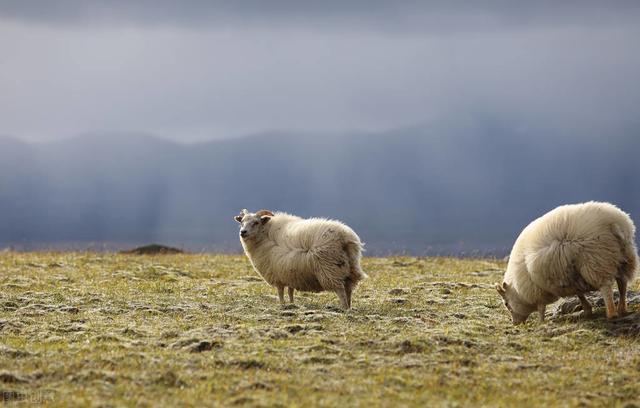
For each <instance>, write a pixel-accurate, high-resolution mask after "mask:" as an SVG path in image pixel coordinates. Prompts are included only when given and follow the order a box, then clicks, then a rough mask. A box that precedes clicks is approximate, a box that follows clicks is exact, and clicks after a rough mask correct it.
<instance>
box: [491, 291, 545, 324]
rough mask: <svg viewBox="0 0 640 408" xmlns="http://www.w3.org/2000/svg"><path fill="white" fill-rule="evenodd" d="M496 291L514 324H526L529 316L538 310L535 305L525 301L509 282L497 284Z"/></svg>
mask: <svg viewBox="0 0 640 408" xmlns="http://www.w3.org/2000/svg"><path fill="white" fill-rule="evenodd" d="M496 291H498V294H500V296H501V297H502V301H503V303H504V305H505V307H506V308H507V310H509V313H511V319H512V320H513V324H521V323H524V322H526V321H527V318H528V317H529V315H530V314H531V313H533V312H534V311H535V310H536V306H535V305H530V304H528V303H526V302H525V301H523V300H522V299H521V298H520V296H519V295H518V293H517V292H516V290H515V289H514V288H513V285H510V284H508V283H507V282H502V284H500V283H496Z"/></svg>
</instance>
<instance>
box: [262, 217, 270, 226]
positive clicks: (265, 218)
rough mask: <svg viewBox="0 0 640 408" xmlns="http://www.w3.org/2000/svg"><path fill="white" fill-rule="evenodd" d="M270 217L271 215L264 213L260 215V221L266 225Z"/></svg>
mask: <svg viewBox="0 0 640 408" xmlns="http://www.w3.org/2000/svg"><path fill="white" fill-rule="evenodd" d="M270 219H271V215H263V216H262V217H260V222H261V223H262V225H264V224H266V223H268V222H269V220H270Z"/></svg>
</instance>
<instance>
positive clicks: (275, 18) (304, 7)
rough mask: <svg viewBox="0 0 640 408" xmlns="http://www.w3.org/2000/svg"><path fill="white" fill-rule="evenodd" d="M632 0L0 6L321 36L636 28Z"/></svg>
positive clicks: (72, 0)
mask: <svg viewBox="0 0 640 408" xmlns="http://www.w3.org/2000/svg"><path fill="white" fill-rule="evenodd" d="M639 13H640V3H638V2H636V1H616V2H604V1H596V0H585V1H562V2H558V1H536V2H519V1H488V2H456V1H419V0H405V1H388V0H358V1H339V0H328V1H300V0H271V1H262V0H245V1H242V0H239V1H207V0H183V1H174V0H102V1H101V0H56V1H46V2H43V1H39V0H3V1H1V2H0V15H1V16H2V17H3V18H5V19H14V20H21V21H32V22H40V23H46V24H104V25H138V24H145V25H146V24H150V25H173V26H181V27H194V26H196V27H200V28H202V27H214V28H215V27H218V26H221V25H222V26H224V25H229V24H231V25H237V24H239V25H245V24H246V25H256V26H269V27H272V28H273V27H275V26H278V25H285V26H296V27H306V28H314V29H318V28H322V29H337V28H340V29H346V30H359V29H374V30H392V31H444V32H450V31H470V30H496V29H500V28H504V27H512V28H517V27H523V26H549V25H557V24H574V25H594V26H598V25H606V24H611V23H614V24H622V23H634V22H637V18H638V15H639Z"/></svg>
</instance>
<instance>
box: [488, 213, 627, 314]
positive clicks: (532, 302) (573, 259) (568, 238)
mask: <svg viewBox="0 0 640 408" xmlns="http://www.w3.org/2000/svg"><path fill="white" fill-rule="evenodd" d="M634 236H635V226H634V225H633V221H632V220H631V218H630V217H629V215H628V214H626V213H625V212H623V211H621V210H620V209H619V208H618V207H616V206H614V205H613V204H609V203H604V202H594V201H591V202H587V203H581V204H570V205H563V206H560V207H557V208H556V209H554V210H552V211H550V212H548V213H546V214H545V215H543V216H542V217H540V218H538V219H536V220H535V221H533V222H532V223H531V224H529V225H528V226H527V227H526V228H525V229H524V230H523V231H522V233H521V234H520V236H519V237H518V239H517V240H516V242H515V244H514V246H513V249H512V250H511V255H509V262H508V264H507V271H506V273H505V275H504V280H503V282H502V284H496V290H497V291H498V293H499V294H500V296H502V298H503V301H504V304H505V306H506V307H507V309H508V310H509V311H510V312H511V317H512V319H513V323H514V324H520V323H524V322H525V321H526V320H527V318H528V317H529V315H530V314H531V313H533V312H534V311H535V310H537V311H538V313H539V316H540V321H543V320H544V313H545V308H546V305H548V304H550V303H553V302H555V301H556V300H557V299H558V298H560V297H565V296H572V295H577V297H578V299H579V300H580V303H581V304H582V309H583V311H584V315H585V317H588V316H591V313H592V309H591V305H590V304H589V301H588V300H587V299H586V298H585V297H584V294H585V293H587V292H590V291H594V290H596V289H599V290H600V292H601V293H602V296H603V297H604V302H605V305H606V314H607V318H613V317H615V316H616V315H617V314H620V315H622V314H625V313H626V310H627V303H626V291H627V284H628V283H629V282H631V281H632V280H633V279H634V277H635V274H636V272H637V269H638V254H637V250H636V246H635V237H634ZM614 281H615V282H617V284H618V289H619V291H620V300H619V301H618V309H617V311H616V308H615V304H614V300H613V289H612V287H613V282H614Z"/></svg>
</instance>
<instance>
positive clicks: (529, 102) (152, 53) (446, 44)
mask: <svg viewBox="0 0 640 408" xmlns="http://www.w3.org/2000/svg"><path fill="white" fill-rule="evenodd" d="M467 3H472V4H473V5H471V6H467V5H466V4H467ZM479 3H480V2H454V1H442V2H425V1H382V0H380V1H375V0H373V1H372V0H369V1H364V0H362V1H331V0H328V1H313V2H311V1H309V2H305V1H295V0H290V1H278V0H273V1H264V0H253V1H241V0H238V1H224V2H223V1H205V0H202V1H195V0H192V1H185V0H183V1H169V0H128V1H127V0H122V1H114V0H109V1H106V0H105V1H97V0H56V1H29V0H0V134H5V135H11V136H15V137H20V138H23V139H25V140H33V141H46V140H54V139H58V138H66V137H70V136H74V135H77V134H81V133H85V132H113V131H118V132H127V131H142V132H148V133H153V134H156V135H158V136H162V137H166V138H171V139H174V140H180V141H197V140H208V139H215V138H222V137H231V136H238V135H244V134H248V133H256V132H262V131H269V130H277V129H281V130H293V131H310V132H318V131H348V130H367V131H379V130H385V129H390V128H395V127H403V126H411V125H416V124H421V123H428V122H429V121H432V120H434V119H437V118H440V117H455V115H461V114H469V113H471V114H490V115H492V116H493V117H504V118H505V119H509V120H514V118H515V120H522V121H524V122H526V121H535V122H540V123H545V124H549V125H550V126H566V127H569V128H573V127H575V128H581V127H583V128H584V127H591V126H594V125H597V126H601V127H604V128H606V126H608V125H609V124H620V123H632V122H634V121H636V123H637V121H638V119H637V118H638V117H639V107H640V2H635V1H634V2H632V1H629V2H625V1H616V2H607V1H601V2H595V1H594V2H590V1H575V2H572V1H564V2H555V1H549V2H514V1H504V2H498V1H493V2H484V4H483V5H482V6H480V5H479ZM560 3H561V4H560Z"/></svg>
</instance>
